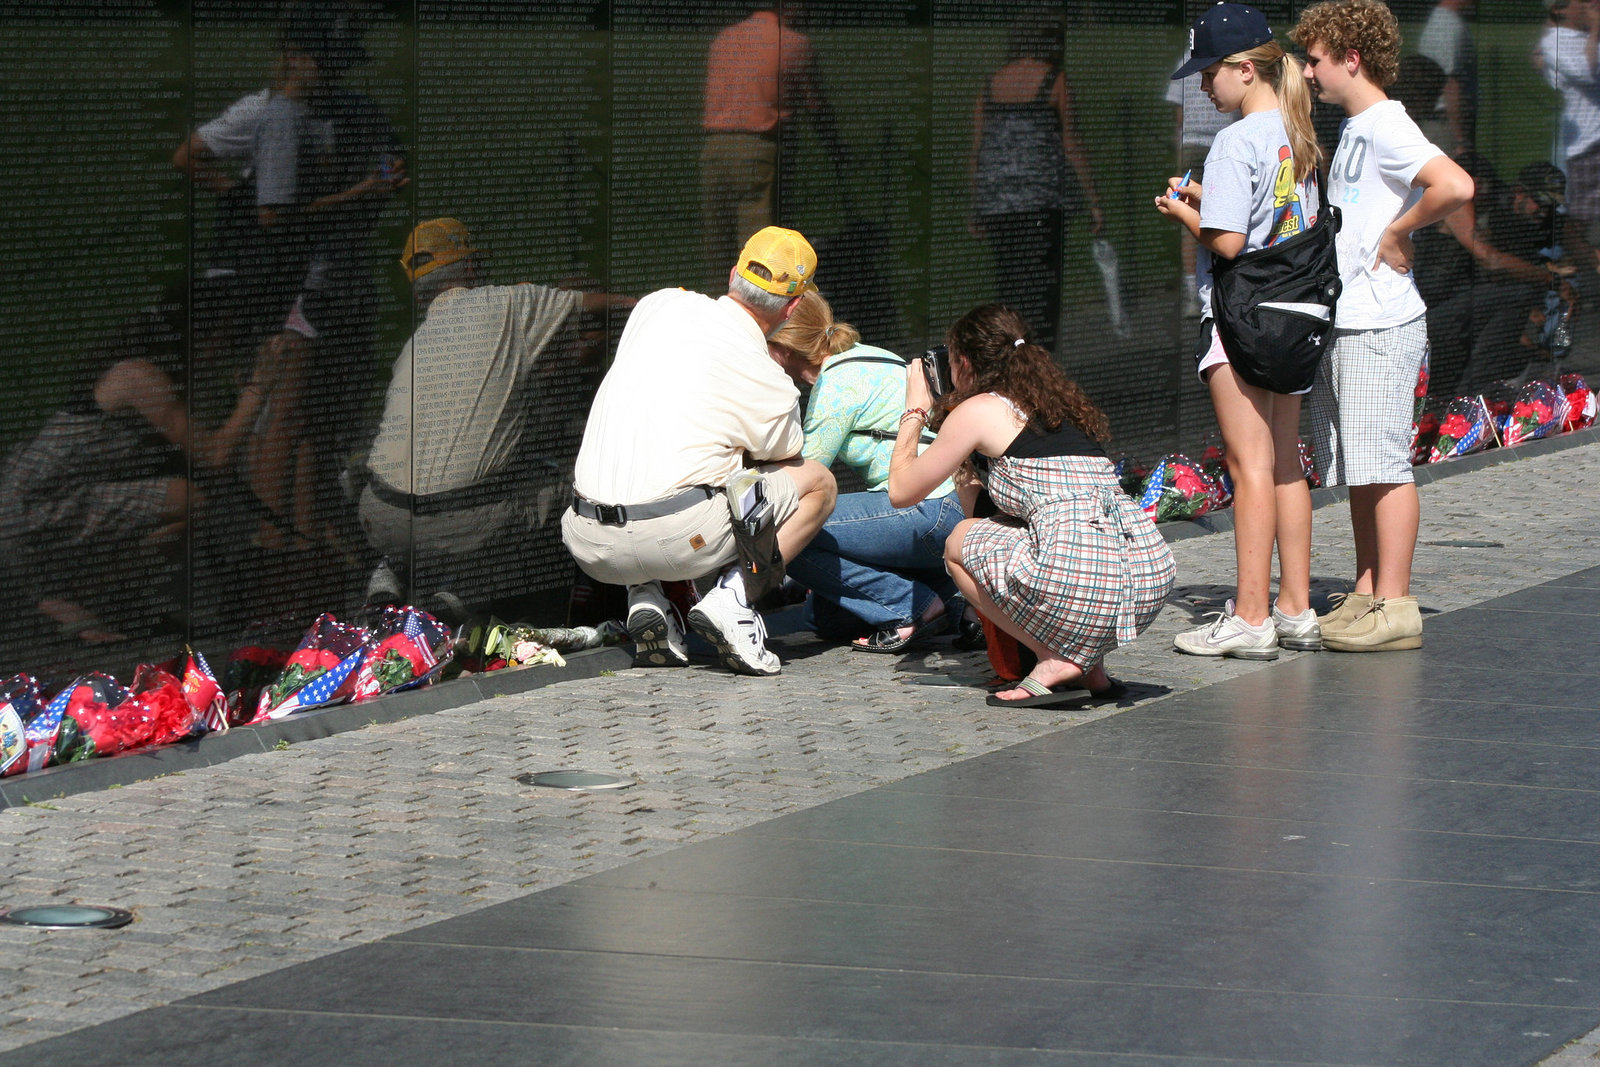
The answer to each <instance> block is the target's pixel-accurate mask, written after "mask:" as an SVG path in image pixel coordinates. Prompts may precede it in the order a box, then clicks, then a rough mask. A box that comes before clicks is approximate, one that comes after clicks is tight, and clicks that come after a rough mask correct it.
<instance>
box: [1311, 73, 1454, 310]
mask: <svg viewBox="0 0 1600 1067" xmlns="http://www.w3.org/2000/svg"><path fill="white" fill-rule="evenodd" d="M1443 154H1444V153H1443V152H1441V151H1440V150H1439V147H1438V146H1437V145H1435V144H1434V143H1433V142H1432V141H1429V140H1428V139H1427V138H1426V137H1424V136H1423V135H1422V131H1421V130H1419V129H1417V124H1416V123H1415V122H1412V121H1411V116H1409V115H1407V114H1406V109H1405V107H1404V105H1402V104H1401V103H1400V101H1398V100H1384V101H1382V102H1380V103H1377V104H1373V105H1372V106H1371V107H1369V108H1367V109H1366V110H1365V111H1363V112H1361V113H1360V114H1359V115H1352V116H1350V117H1349V118H1347V119H1345V120H1344V123H1343V125H1341V126H1340V127H1339V147H1338V149H1337V150H1335V151H1334V153H1333V164H1332V165H1331V166H1330V167H1329V168H1328V202H1329V203H1330V204H1333V205H1334V206H1336V207H1337V208H1338V209H1339V210H1340V211H1341V212H1342V213H1343V218H1342V220H1341V223H1340V227H1339V237H1338V244H1337V247H1338V252H1339V276H1340V278H1341V279H1342V280H1343V282H1344V293H1343V294H1342V295H1341V296H1340V297H1339V311H1338V318H1337V325H1338V327H1339V328H1340V329H1342V330H1379V329H1384V328H1386V327H1389V326H1403V325H1405V324H1406V323H1408V322H1410V321H1412V320H1413V319H1415V318H1417V317H1418V316H1419V315H1422V314H1424V313H1426V312H1427V310H1428V306H1427V304H1425V303H1423V300H1422V294H1420V293H1418V292H1417V284H1416V282H1415V281H1414V280H1413V279H1412V277H1411V275H1410V274H1409V273H1406V274H1401V273H1399V272H1398V271H1396V270H1394V268H1392V267H1390V266H1389V265H1388V264H1387V263H1385V264H1380V265H1379V266H1378V268H1377V269H1376V270H1374V269H1373V263H1374V262H1375V261H1376V260H1377V258H1378V244H1379V242H1380V241H1382V240H1383V231H1384V230H1386V229H1388V228H1389V225H1390V224H1391V223H1393V222H1394V220H1395V219H1397V218H1399V217H1400V215H1401V214H1402V213H1403V212H1404V211H1405V210H1406V209H1407V208H1408V207H1410V206H1411V204H1412V202H1413V201H1414V200H1415V199H1417V198H1418V197H1420V196H1421V195H1422V192H1421V190H1419V189H1413V188H1412V186H1411V183H1412V182H1413V181H1415V180H1416V177H1417V172H1418V171H1420V170H1422V168H1423V167H1424V166H1425V165H1426V164H1427V163H1428V162H1429V161H1430V160H1432V159H1433V158H1434V157H1436V156H1441V155H1443Z"/></svg>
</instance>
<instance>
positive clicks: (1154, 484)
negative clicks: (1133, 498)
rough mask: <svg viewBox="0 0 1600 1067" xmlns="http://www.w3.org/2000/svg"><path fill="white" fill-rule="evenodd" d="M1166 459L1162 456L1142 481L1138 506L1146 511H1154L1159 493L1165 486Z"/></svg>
mask: <svg viewBox="0 0 1600 1067" xmlns="http://www.w3.org/2000/svg"><path fill="white" fill-rule="evenodd" d="M1166 483H1167V461H1166V459H1165V457H1163V458H1162V459H1161V460H1160V461H1159V462H1158V463H1156V466H1155V469H1154V470H1152V471H1151V472H1150V477H1149V478H1148V479H1147V480H1146V481H1145V483H1144V493H1143V494H1142V495H1141V496H1140V497H1139V506H1140V507H1141V508H1143V509H1144V510H1146V511H1154V510H1155V506H1156V502H1157V501H1159V500H1160V499H1161V494H1162V493H1163V492H1165V491H1166V487H1167V484H1166Z"/></svg>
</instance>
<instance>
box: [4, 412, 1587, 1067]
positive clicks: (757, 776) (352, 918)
mask: <svg viewBox="0 0 1600 1067" xmlns="http://www.w3.org/2000/svg"><path fill="white" fill-rule="evenodd" d="M1597 479H1600V444H1595V443H1587V444H1583V445H1581V446H1580V447H1575V448H1567V449H1564V450H1561V451H1555V452H1549V453H1547V454H1543V455H1537V456H1531V457H1530V458H1518V459H1517V461H1516V462H1511V463H1505V464H1501V465H1495V466H1487V467H1484V468H1482V469H1478V470H1472V471H1470V472H1467V473H1463V474H1460V475H1458V476H1455V477H1450V478H1445V479H1442V480H1439V481H1435V482H1433V483H1431V484H1429V485H1426V486H1425V487H1424V489H1423V504H1424V511H1423V531H1422V540H1423V541H1424V542H1440V543H1438V544H1432V545H1429V544H1425V545H1424V546H1423V547H1422V548H1421V549H1420V551H1419V554H1418V566H1417V572H1416V580H1415V583H1414V584H1415V587H1416V592H1417V593H1418V596H1419V599H1420V600H1421V601H1422V603H1423V605H1424V608H1425V610H1433V611H1442V610H1449V609H1452V608H1456V607H1462V606H1466V605H1469V604H1474V603H1479V602H1482V601H1484V600H1487V599H1490V598H1492V597H1495V596H1498V595H1501V594H1504V593H1508V592H1512V591H1514V590H1517V589H1521V588H1524V587H1526V586H1529V585H1532V584H1535V583H1538V582H1541V581H1548V580H1550V579H1553V578H1557V577H1560V576H1562V575H1565V574H1568V573H1570V572H1572V571H1574V570H1577V569H1579V568H1581V567H1585V566H1592V565H1594V564H1596V563H1600V535H1597V533H1596V530H1595V528H1594V514H1595V510H1596V509H1595V506H1594V501H1595V492H1594V488H1593V487H1594V486H1595V484H1596V482H1597ZM1445 542H1457V544H1448V543H1445ZM1174 550H1175V552H1176V554H1177V556H1178V561H1179V583H1180V584H1179V590H1178V595H1177V596H1175V598H1174V600H1173V602H1172V603H1171V604H1170V605H1169V606H1168V607H1167V609H1166V610H1165V611H1164V612H1163V614H1162V616H1161V618H1160V619H1159V620H1158V621H1157V622H1156V624H1155V625H1154V626H1153V627H1152V629H1151V631H1150V632H1148V633H1147V634H1146V635H1145V636H1144V637H1143V638H1141V639H1140V641H1138V642H1137V643H1136V644H1134V645H1133V646H1131V647H1130V648H1128V649H1125V650H1121V651H1119V652H1118V653H1116V654H1115V655H1114V656H1113V657H1112V659H1111V664H1110V665H1111V669H1112V671H1113V673H1114V674H1116V675H1118V676H1119V677H1121V678H1124V679H1126V680H1129V681H1135V682H1140V683H1144V688H1142V689H1141V690H1140V692H1141V693H1144V694H1146V695H1145V696H1144V697H1143V698H1142V699H1144V700H1154V699H1160V695H1161V694H1160V692H1159V691H1158V689H1157V688H1156V687H1165V689H1167V690H1173V691H1176V690H1185V689H1191V688H1195V687H1198V686H1202V685H1208V684H1211V683H1212V682H1215V681H1218V680H1221V679H1223V678H1226V677H1231V676H1233V675H1236V674H1240V673H1244V672H1247V671H1251V670H1261V669H1271V668H1270V667H1269V666H1263V665H1260V664H1245V663H1239V662H1233V661H1227V662H1222V663H1214V662H1210V661H1205V660H1194V659H1188V658H1184V657H1179V656H1176V655H1174V654H1173V653H1171V652H1170V651H1169V647H1170V639H1171V635H1172V634H1173V633H1174V632H1176V631H1177V630H1179V629H1182V628H1185V627H1187V626H1191V625H1193V624H1194V617H1195V616H1196V615H1197V614H1199V613H1203V612H1204V611H1206V610H1214V609H1215V608H1217V607H1218V606H1220V601H1221V599H1222V598H1223V597H1225V596H1226V593H1227V588H1228V585H1229V583H1230V581H1231V572H1232V567H1233V558H1232V538H1231V537H1228V536H1226V535H1225V534H1224V535H1221V536H1211V537H1194V538H1185V539H1182V540H1179V541H1177V542H1176V544H1175V545H1174ZM1351 566H1352V560H1351V553H1350V546H1349V524H1348V520H1347V518H1346V515H1345V510H1344V508H1343V506H1342V505H1335V506H1331V507H1327V508H1323V509H1321V510H1319V511H1318V513H1317V516H1316V524H1315V551H1314V556H1313V572H1314V575H1315V576H1316V577H1317V579H1318V588H1319V589H1320V590H1322V591H1324V592H1326V591H1330V590H1334V589H1339V588H1344V587H1345V586H1344V580H1345V579H1346V577H1347V575H1348V573H1349V571H1350V569H1351ZM782 643H783V644H784V646H785V648H784V652H785V658H786V660H787V662H788V666H787V667H786V669H785V672H784V674H783V675H782V676H780V677H779V678H776V679H760V680H758V679H745V678H735V677H732V676H730V675H728V674H726V673H724V672H722V671H719V670H716V669H712V668H710V667H708V666H704V665H696V666H694V667H691V668H690V669H688V670H685V671H636V670H626V671H622V672H619V673H618V674H617V675H615V676H614V677H607V678H601V679H595V680H589V681H583V682H564V683H560V684H557V685H553V686H551V687H548V688H545V689H541V690H538V691H536V692H532V693H527V694H523V695H518V696H510V697H501V698H497V699H491V700H487V701H483V702H481V703H477V704H473V705H470V706H467V707H463V708H458V709H454V710H450V711H443V712H439V713H436V714H432V715H424V716H420V717H418V718H414V719H410V720H407V721H404V722H399V723H390V724H384V725H378V726H373V727H370V728H368V729H363V730H358V731H354V732H350V733H345V734H340V735H336V736H333V737H327V738H322V739H318V740H312V741H307V742H304V743H301V744H296V745H292V746H290V747H288V748H287V749H285V750H283V751H274V752H267V753H262V754H258V755H250V756H244V757H241V758H239V759H235V760H233V761H231V762H228V763H226V764H223V765H219V766H215V767H209V768H205V769H203V770H188V771H184V772H182V773H181V774H174V775H171V776H168V777H165V778H161V779H156V780H153V781H147V782H140V783H136V784H132V785H128V786H124V787H122V788H117V789H110V790H106V791H104V792H100V793H93V794H82V795H77V796H72V797H68V798H63V799H61V800H58V801H52V802H49V803H45V804H36V805H32V806H27V807H20V808H12V809H8V810H6V811H4V812H0V842H3V846H4V853H5V855H4V863H5V867H4V870H5V872H6V878H5V882H4V890H3V892H0V904H5V905H16V904H22V903H32V902H44V901H47V900H51V899H59V900H80V901H83V902H91V903H105V904H111V905H115V906H119V907H126V908H130V909H132V910H134V911H135V912H136V914H137V915H138V921H137V922H136V923H134V924H133V925H132V926H129V927H127V928H125V929H123V930H120V931H110V932H77V933H47V932H30V931H26V930H22V929H14V928H0V974H3V975H4V977H5V979H6V981H5V983H4V987H3V990H0V1013H3V1014H0V1048H4V1049H9V1048H15V1047H18V1046H21V1045H24V1044H26V1043H28V1042H30V1041H34V1040H38V1039H40V1038H43V1037H46V1036H50V1035H53V1034H58V1033H62V1032H66V1031H69V1030H74V1029H77V1028H80V1027H83V1026H87V1025H89V1024H92V1023H97V1022H103V1021H106V1020H109V1019H113V1018H116V1017H118V1016H120V1015H123V1014H126V1013H129V1012H132V1011H136V1010H139V1009H141V1008H145V1007H150V1006H154V1005H157V1004H163V1003H167V1002H170V1001H172V1000H175V999H178V998H180V997H183V996H185V995H188V994H191V993H194V992H197V991H201V990H205V989H211V988H215V987H218V986H221V985H224V984H227V983H230V982H233V981H236V980H239V979H242V978H247V977H251V976H254V975H259V974H262V973H265V972H268V971H271V970H274V969H276V968H279V967H282V966H285V965H287V964H290V963H297V962H301V961H304V960H307V959H311V958H315V957H317V956H320V955H323V954H326V953H329V952H333V951H337V950H339V949H342V948H345V947H348V946H350V945H354V944H359V943H364V942H368V941H372V940H375V939H377V938H380V937H383V936H385V935H387V934H391V933H396V932H399V931H403V930H408V929H412V928H414V927H417V926H419V925H421V924H424V923H428V922H431V921H434V920H437V919H442V918H446V917H449V916H453V915H457V914H461V913H463V912H466V911H470V910H473V909H475V908H479V907H482V906H484V905H487V904H491V903H495V902H498V901H503V900H506V899H509V898H512V897H516V896H520V895H523V894H525V893H528V892H531V891H534V890H537V889H543V888H547V887H550V886H554V885H557V884H560V883H562V882H565V881H568V880H571V879H573V878H576V877H579V876H582V875H585V874H589V873H594V872H597V871H600V870H604V869H607V868H610V867H614V866H617V865H619V864H623V863H626V862H628V861H630V860H633V859H636V858H639V857H642V856H646V855H650V854H653V853H658V852H661V851H663V850H666V849H669V848H672V847H675V846H676V845H678V844H680V843H685V842H690V841H697V840H706V839H709V838H712V837H715V836H716V835H719V834H722V833H725V832H727V831H729V830H732V829H735V828H738V827H741V826H746V825H750V824H752V823H756V822H759V821H762V820H765V819H768V818H771V817H773V816H775V815H779V814H784V813H788V812H793V811H797V810H801V809H803V808H807V807H811V806H813V805H816V804H819V803H822V802H824V801H827V800H831V799H835V798H837V797H841V796H845V795H848V794H852V793H856V792H858V791H861V790H864V789H868V788H871V787H873V786H876V785H880V784H883V783H886V782H891V781H895V780H898V779H900V778H903V777H906V776H908V775H911V774H915V773H918V772H921V771H925V770H929V769H932V768H935V767H939V766H942V765H945V764H949V763H952V762H955V761H958V760H961V759H963V758H965V757H967V756H971V755H975V754H978V753H981V752H987V751H991V750H994V749H998V748H1001V747H1004V746H1007V745H1010V744H1013V743H1015V742H1018V741H1022V740H1026V739H1029V738H1033V737H1037V736H1040V735H1042V734H1046V733H1049V732H1053V731H1057V730H1060V729H1063V728H1067V727H1071V726H1074V725H1077V724H1079V723H1081V722H1085V721H1088V720H1089V719H1090V718H1094V717H1099V716H1101V715H1104V714H1115V713H1116V712H1117V710H1120V709H1110V710H1104V711H1098V712H1095V713H1093V714H1090V715H1071V714H1069V715H1057V714H1052V713H1051V712H1049V711H1043V712H1040V711H1037V710H1029V709H995V708H988V707H986V706H985V705H984V704H983V702H982V701H981V700H980V699H978V697H977V695H976V694H975V693H973V692H972V691H971V690H962V689H948V688H933V687H927V686H921V685H912V684H909V682H910V681H911V680H912V679H913V678H914V677H915V676H916V674H918V673H929V672H940V671H946V670H956V671H960V672H965V673H977V672H978V671H979V670H980V669H981V667H980V664H979V662H978V657H976V656H975V655H966V656H951V655H949V654H947V653H945V654H941V653H938V652H934V653H930V654H926V655H919V656H914V657H907V658H904V659H895V658H888V657H885V658H870V657H866V656H863V655H861V654H859V653H853V652H850V651H848V650H845V649H837V648H828V647H825V646H823V645H821V644H819V643H817V642H814V641H811V640H810V639H809V638H806V637H802V636H794V637H790V638H786V639H784V640H783V642H782ZM1325 654H1326V655H1331V653H1325ZM557 767H573V768H584V769H591V770H604V771H614V772H618V773H621V774H624V775H626V776H628V777H630V778H632V779H635V780H636V781H637V782H638V783H639V784H638V785H637V786H636V787H635V788H633V789H629V790H625V791H621V792H611V793H588V794H569V793H559V792H548V791H542V790H537V789H532V788H529V787H526V786H524V785H522V784H520V783H519V782H517V781H515V780H514V776H516V775H518V774H521V773H524V772H527V771H530V770H541V769H550V768H557ZM1596 1047H1597V1045H1596V1041H1595V1039H1594V1037H1593V1036H1592V1035H1591V1037H1590V1038H1585V1039H1583V1041H1581V1042H1579V1043H1578V1044H1575V1045H1574V1046H1571V1047H1570V1048H1569V1050H1568V1051H1567V1052H1565V1053H1562V1054H1561V1055H1560V1056H1558V1057H1556V1059H1555V1060H1553V1061H1551V1062H1555V1063H1561V1064H1563V1067H1566V1065H1570V1064H1573V1063H1576V1062H1580V1061H1581V1060H1586V1059H1587V1058H1589V1057H1592V1056H1593V1054H1594V1051H1595V1049H1596Z"/></svg>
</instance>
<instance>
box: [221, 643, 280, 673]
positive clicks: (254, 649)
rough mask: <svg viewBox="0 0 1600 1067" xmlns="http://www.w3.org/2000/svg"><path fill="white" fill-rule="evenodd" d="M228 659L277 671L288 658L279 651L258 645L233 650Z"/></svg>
mask: <svg viewBox="0 0 1600 1067" xmlns="http://www.w3.org/2000/svg"><path fill="white" fill-rule="evenodd" d="M228 659H229V660H230V661H232V662H238V663H254V664H255V665H257V666H258V667H270V668H272V669H273V670H278V669H280V668H281V667H282V666H283V664H284V662H285V661H286V660H287V659H288V657H287V656H286V655H285V654H284V653H283V652H282V651H281V650H280V649H276V648H262V647H261V646H260V645H245V646H244V647H243V648H236V649H234V650H233V652H232V653H231V654H230V655H229V656H228Z"/></svg>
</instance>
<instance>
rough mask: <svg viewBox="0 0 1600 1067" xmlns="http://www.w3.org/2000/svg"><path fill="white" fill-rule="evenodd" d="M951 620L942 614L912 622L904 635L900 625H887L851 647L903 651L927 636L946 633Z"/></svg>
mask: <svg viewBox="0 0 1600 1067" xmlns="http://www.w3.org/2000/svg"><path fill="white" fill-rule="evenodd" d="M949 621H950V620H949V618H948V617H947V616H944V615H940V616H938V617H937V618H932V619H925V620H923V621H922V622H916V623H912V624H911V632H910V633H909V634H907V635H905V636H904V637H902V636H901V635H900V627H898V626H889V627H885V628H884V629H882V630H879V631H878V632H877V633H875V634H873V635H871V636H870V637H864V638H861V639H860V640H859V641H852V642H850V647H851V648H853V649H855V650H856V651H857V652H903V651H905V650H906V649H907V648H909V647H910V646H911V645H912V644H914V643H916V642H917V641H920V640H922V639H923V638H925V637H934V636H936V635H938V634H942V633H944V630H945V626H947V625H948V624H949Z"/></svg>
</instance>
